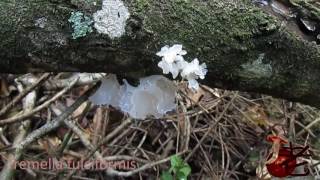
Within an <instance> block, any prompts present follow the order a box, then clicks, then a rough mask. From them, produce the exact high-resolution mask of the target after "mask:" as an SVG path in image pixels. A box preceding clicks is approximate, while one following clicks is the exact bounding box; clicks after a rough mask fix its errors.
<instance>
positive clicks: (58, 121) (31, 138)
mask: <svg viewBox="0 0 320 180" xmlns="http://www.w3.org/2000/svg"><path fill="white" fill-rule="evenodd" d="M97 88H98V84H96V85H94V86H93V87H92V88H90V89H89V90H87V91H86V92H85V93H84V94H83V95H82V96H81V97H80V98H78V99H77V100H76V101H75V102H74V103H73V104H72V105H71V106H70V107H68V108H67V109H66V110H65V111H64V112H63V113H62V114H61V115H60V116H58V117H56V118H55V119H54V120H52V121H50V122H48V123H47V124H45V125H43V126H42V127H40V128H39V129H37V130H34V131H33V132H32V133H31V134H29V135H28V136H27V137H26V138H25V139H24V141H22V142H21V143H20V144H19V145H17V146H15V148H16V151H20V150H22V149H25V148H26V147H27V146H28V145H29V144H31V143H32V142H33V141H34V140H36V139H37V138H40V137H41V136H43V135H45V134H47V133H48V132H50V131H52V130H53V129H56V128H57V127H59V126H60V125H61V124H62V122H63V120H65V119H67V118H68V116H70V115H71V114H72V113H73V112H74V111H75V110H76V109H77V108H78V107H79V106H81V104H82V103H84V102H85V101H86V100H87V99H88V98H89V96H90V95H91V94H92V93H93V92H95V90H96V89H97Z"/></svg>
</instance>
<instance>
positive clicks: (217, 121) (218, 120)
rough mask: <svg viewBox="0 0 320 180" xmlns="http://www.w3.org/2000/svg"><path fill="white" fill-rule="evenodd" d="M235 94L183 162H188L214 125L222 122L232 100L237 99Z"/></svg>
mask: <svg viewBox="0 0 320 180" xmlns="http://www.w3.org/2000/svg"><path fill="white" fill-rule="evenodd" d="M237 94H238V93H236V94H235V95H234V96H233V97H232V99H231V100H230V102H229V103H228V104H227V106H226V107H225V108H224V110H223V111H222V112H221V114H220V116H219V117H218V118H217V120H216V122H215V123H214V124H210V127H209V128H208V130H207V132H206V133H205V134H204V135H203V136H202V138H201V139H200V141H199V142H198V143H197V145H196V146H195V147H194V148H193V149H192V151H191V153H190V154H189V155H188V156H187V157H186V158H185V161H188V160H189V159H190V158H191V157H192V155H193V154H194V153H195V152H196V151H197V150H198V148H199V147H200V145H201V144H202V142H203V141H204V140H205V138H206V137H207V136H208V135H209V133H210V132H211V131H212V129H213V128H215V127H216V125H218V124H219V122H220V121H221V120H222V117H223V116H224V114H225V113H226V111H227V109H228V108H229V107H230V105H231V104H232V103H233V101H234V99H235V98H236V97H237Z"/></svg>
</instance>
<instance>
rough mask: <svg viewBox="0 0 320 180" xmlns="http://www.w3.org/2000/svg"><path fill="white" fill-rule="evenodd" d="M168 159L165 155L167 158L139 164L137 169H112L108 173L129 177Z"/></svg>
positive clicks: (178, 154)
mask: <svg viewBox="0 0 320 180" xmlns="http://www.w3.org/2000/svg"><path fill="white" fill-rule="evenodd" d="M184 153H185V152H180V153H177V154H175V155H177V156H180V155H182V154H184ZM170 159H171V157H167V158H164V159H161V160H159V161H155V162H151V163H148V164H145V165H143V166H141V167H139V168H137V169H134V170H132V171H128V172H120V171H115V170H112V171H110V172H109V173H108V174H110V175H115V176H122V177H129V176H133V175H134V174H136V173H139V172H141V171H144V170H147V169H150V168H152V167H154V166H156V165H159V164H163V163H165V162H168V161H170Z"/></svg>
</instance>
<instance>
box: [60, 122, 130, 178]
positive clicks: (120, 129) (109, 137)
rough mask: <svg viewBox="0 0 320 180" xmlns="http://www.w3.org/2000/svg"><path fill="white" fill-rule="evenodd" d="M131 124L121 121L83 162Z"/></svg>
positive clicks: (70, 174)
mask: <svg viewBox="0 0 320 180" xmlns="http://www.w3.org/2000/svg"><path fill="white" fill-rule="evenodd" d="M131 123H132V119H131V118H127V119H126V120H125V121H123V122H122V123H121V124H120V125H119V126H118V127H117V128H116V129H114V130H113V131H112V132H111V133H110V134H108V135H107V136H106V137H105V138H104V139H103V140H102V141H101V142H100V143H99V144H98V145H97V146H96V147H95V148H94V149H93V151H91V152H89V153H88V154H87V155H86V157H85V158H84V161H86V160H87V159H89V158H90V157H91V156H92V155H94V154H95V152H96V151H97V150H98V149H99V148H100V147H101V146H102V145H104V144H105V143H107V142H108V141H110V140H111V139H112V138H114V137H115V136H116V135H117V134H119V133H120V132H121V131H122V130H123V129H124V128H125V127H127V126H128V125H129V124H131ZM110 171H112V170H110ZM76 172H77V170H76V169H75V170H73V171H71V172H70V173H69V174H68V176H67V177H66V178H65V179H71V177H72V176H73V174H74V173H76ZM107 173H108V174H109V172H108V171H107Z"/></svg>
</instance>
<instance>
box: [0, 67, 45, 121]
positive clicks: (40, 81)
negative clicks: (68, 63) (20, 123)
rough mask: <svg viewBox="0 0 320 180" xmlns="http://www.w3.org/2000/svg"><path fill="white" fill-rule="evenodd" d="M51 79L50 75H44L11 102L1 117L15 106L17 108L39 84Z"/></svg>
mask: <svg viewBox="0 0 320 180" xmlns="http://www.w3.org/2000/svg"><path fill="white" fill-rule="evenodd" d="M49 77H50V73H45V74H43V75H42V76H41V77H40V78H39V79H38V80H37V81H36V82H35V83H34V84H32V85H31V86H29V87H27V88H26V89H25V90H24V91H23V92H21V93H20V94H19V95H18V96H16V97H15V98H14V99H13V100H12V101H11V102H9V103H8V104H7V105H6V106H5V107H3V108H2V109H1V111H0V116H2V115H4V114H5V113H7V112H8V111H9V109H11V108H12V107H13V106H15V105H16V104H17V103H18V102H20V100H21V99H22V98H24V97H25V96H26V95H27V94H28V93H29V92H31V91H32V90H34V89H35V88H36V87H37V86H38V85H39V84H41V83H43V82H44V81H45V80H47V79H48V78H49Z"/></svg>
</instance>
